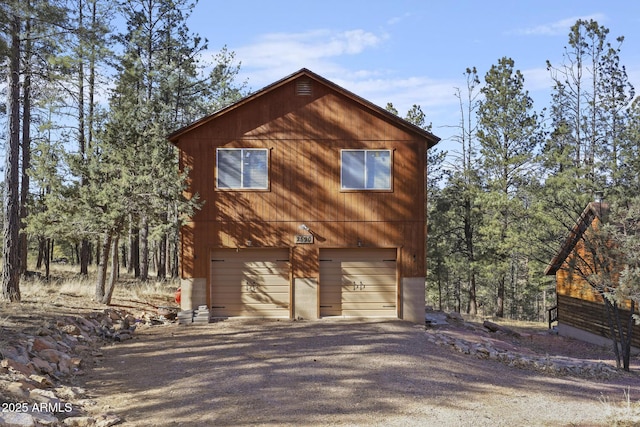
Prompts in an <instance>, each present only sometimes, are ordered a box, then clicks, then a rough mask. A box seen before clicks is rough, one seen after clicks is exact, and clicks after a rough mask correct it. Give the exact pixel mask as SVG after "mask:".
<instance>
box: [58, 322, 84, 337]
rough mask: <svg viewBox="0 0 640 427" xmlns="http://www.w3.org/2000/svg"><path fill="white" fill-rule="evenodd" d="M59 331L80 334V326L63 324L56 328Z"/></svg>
mask: <svg viewBox="0 0 640 427" xmlns="http://www.w3.org/2000/svg"><path fill="white" fill-rule="evenodd" d="M58 329H59V330H60V331H61V332H64V333H65V334H69V335H80V328H78V326H77V325H74V324H68V325H63V326H61V327H59V328H58Z"/></svg>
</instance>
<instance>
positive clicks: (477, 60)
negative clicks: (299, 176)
mask: <svg viewBox="0 0 640 427" xmlns="http://www.w3.org/2000/svg"><path fill="white" fill-rule="evenodd" d="M579 18H582V19H594V20H596V21H598V23H599V24H600V25H603V26H605V27H607V28H609V29H610V40H611V41H612V42H613V41H615V38H616V37H617V36H621V35H622V36H624V37H625V42H624V44H623V47H622V63H623V64H624V65H625V66H626V67H627V71H628V73H629V76H630V80H631V82H632V83H633V84H634V85H635V86H636V87H637V88H638V89H639V90H640V2H638V1H635V0H626V1H623V0H608V1H590V0H580V1H576V0H565V1H563V0H555V1H549V0H538V1H523V0H520V1H517V0H512V1H508V0H505V1H498V0H485V1H477V0H475V1H456V0H450V1H431V0H429V1H427V0H422V1H418V0H394V1H381V0H342V1H335V0H323V1H304V0H298V1H285V0H271V1H264V0H261V1H242V0H236V1H225V2H221V1H213V0H200V2H199V4H198V5H197V6H196V8H195V10H194V13H193V15H192V16H191V17H190V19H189V21H188V24H189V26H190V29H191V30H192V31H194V32H196V33H198V34H199V35H201V36H203V37H206V38H207V39H208V40H209V48H210V49H211V51H212V53H215V52H217V51H218V50H219V49H220V48H221V47H222V46H224V45H227V47H228V48H229V49H230V50H232V51H234V52H235V53H236V58H237V60H239V61H241V64H242V65H241V79H248V82H249V86H250V88H251V89H252V90H257V89H260V88H262V87H264V86H266V85H268V84H270V83H272V82H274V81H276V80H279V79H281V78H283V77H285V76H288V75H289V74H291V73H293V72H295V71H297V70H299V69H300V68H303V67H305V68H309V69H310V70H312V71H314V72H316V73H318V74H320V75H322V76H323V77H325V78H327V79H329V80H331V81H333V82H335V83H337V84H339V85H340V86H343V87H344V88H346V89H348V90H350V91H352V92H354V93H356V94H357V95H360V96H362V97H364V98H366V99H368V100H370V101H372V102H374V103H375V104H378V105H380V106H385V105H386V103H387V102H392V103H393V104H394V105H395V106H396V108H397V109H398V110H399V112H400V115H402V116H404V114H405V113H406V111H407V110H408V109H409V108H410V107H411V106H412V105H413V104H418V105H420V106H421V107H422V110H423V111H424V112H425V114H426V115H427V120H428V121H430V122H432V123H433V126H434V127H433V132H434V133H435V134H436V135H438V136H440V137H442V138H443V143H444V144H441V145H442V146H443V148H447V149H450V150H451V149H455V147H454V146H452V144H451V143H450V142H449V143H447V141H448V140H449V139H450V138H451V135H452V134H453V132H454V130H453V129H452V127H454V126H456V124H457V123H458V120H459V106H458V100H457V98H456V97H455V96H454V93H455V88H456V87H460V88H463V87H464V85H465V80H464V77H463V73H464V71H465V69H466V68H467V67H472V66H475V67H477V69H478V72H479V74H480V76H481V77H484V74H485V73H486V72H487V71H488V70H489V68H490V67H491V65H493V64H496V63H497V62H498V59H499V58H501V57H503V56H507V57H511V58H513V59H514V61H515V66H516V68H517V69H519V70H521V71H522V73H523V74H524V77H525V87H526V89H527V90H528V91H529V93H530V95H531V96H532V97H533V99H534V103H535V109H536V110H541V109H542V108H544V107H546V106H548V102H549V101H548V100H549V93H550V88H551V79H550V75H549V72H548V71H547V70H546V60H547V59H548V60H550V61H551V62H552V63H553V64H560V63H561V61H562V54H563V49H564V46H565V45H566V44H567V41H568V33H569V29H570V27H571V25H573V24H574V23H575V21H576V20H577V19H579Z"/></svg>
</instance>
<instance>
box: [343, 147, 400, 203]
mask: <svg viewBox="0 0 640 427" xmlns="http://www.w3.org/2000/svg"><path fill="white" fill-rule="evenodd" d="M345 151H347V152H354V151H361V152H364V161H365V166H364V183H365V187H363V188H349V187H345V186H344V177H343V172H344V169H343V165H344V161H343V159H344V158H343V153H344V152H345ZM376 151H377V152H387V153H389V187H388V188H366V184H367V153H369V152H376ZM394 151H395V150H393V149H390V148H343V149H341V150H340V191H341V192H356V191H367V192H369V191H374V192H375V191H377V192H386V193H392V192H393V152H394Z"/></svg>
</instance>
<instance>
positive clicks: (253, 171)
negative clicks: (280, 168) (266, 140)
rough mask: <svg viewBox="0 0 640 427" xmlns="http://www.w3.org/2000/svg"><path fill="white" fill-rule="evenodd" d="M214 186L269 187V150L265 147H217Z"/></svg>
mask: <svg viewBox="0 0 640 427" xmlns="http://www.w3.org/2000/svg"><path fill="white" fill-rule="evenodd" d="M216 171H217V173H216V188H218V189H225V190H227V189H229V190H266V189H268V188H269V152H268V150H267V149H266V148H218V149H217V150H216Z"/></svg>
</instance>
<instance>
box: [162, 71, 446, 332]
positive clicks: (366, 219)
mask: <svg viewBox="0 0 640 427" xmlns="http://www.w3.org/2000/svg"><path fill="white" fill-rule="evenodd" d="M169 140H170V141H171V142H172V143H174V144H175V145H176V146H177V147H178V149H179V151H180V167H181V169H182V170H188V171H189V175H188V176H189V178H188V190H187V192H188V193H189V194H190V195H193V194H198V195H199V197H200V200H201V201H202V202H204V205H203V206H202V209H201V210H199V211H198V212H197V213H196V214H195V215H194V216H193V218H192V219H191V221H190V222H188V223H187V224H186V225H184V226H183V227H182V230H181V245H182V251H181V289H182V309H183V310H190V309H193V308H196V307H198V306H200V305H206V306H207V307H208V308H209V309H210V311H211V316H212V317H232V316H247V317H268V318H304V319H317V318H321V317H331V316H341V317H389V318H401V319H406V320H410V321H414V322H418V323H422V322H424V300H425V262H426V260H425V246H426V241H425V239H426V220H425V203H426V158H427V150H428V149H429V148H430V147H432V146H434V145H435V144H436V143H437V142H438V141H439V138H438V137H436V136H434V135H433V134H431V133H430V132H427V131H425V130H423V129H421V128H419V127H417V126H414V125H412V124H411V123H409V122H407V121H405V120H402V119H401V118H399V117H397V116H396V115H394V114H391V113H389V112H388V111H386V110H384V109H382V108H380V107H378V106H376V105H374V104H372V103H371V102H369V101H367V100H365V99H363V98H361V97H359V96H357V95H355V94H353V93H351V92H349V91H347V90H345V89H343V88H341V87H340V86H338V85H336V84H334V83H332V82H330V81H328V80H326V79H325V78H323V77H321V76H319V75H317V74H315V73H313V72H311V71H309V70H307V69H302V70H300V71H298V72H296V73H294V74H292V75H290V76H288V77H285V78H284V79H282V80H279V81H277V82H275V83H273V84H271V85H269V86H267V87H265V88H263V89H262V90H260V91H258V92H255V93H253V94H252V95H250V96H248V97H246V98H244V99H242V100H240V101H239V102H237V103H235V104H233V105H231V106H229V107H227V108H224V109H222V110H220V111H218V112H216V113H214V114H212V115H210V116H207V117H205V118H203V119H201V120H199V121H197V122H195V123H192V124H191V125H188V126H186V127H184V128H182V129H179V130H178V131H176V132H174V133H173V134H171V135H170V136H169Z"/></svg>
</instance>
